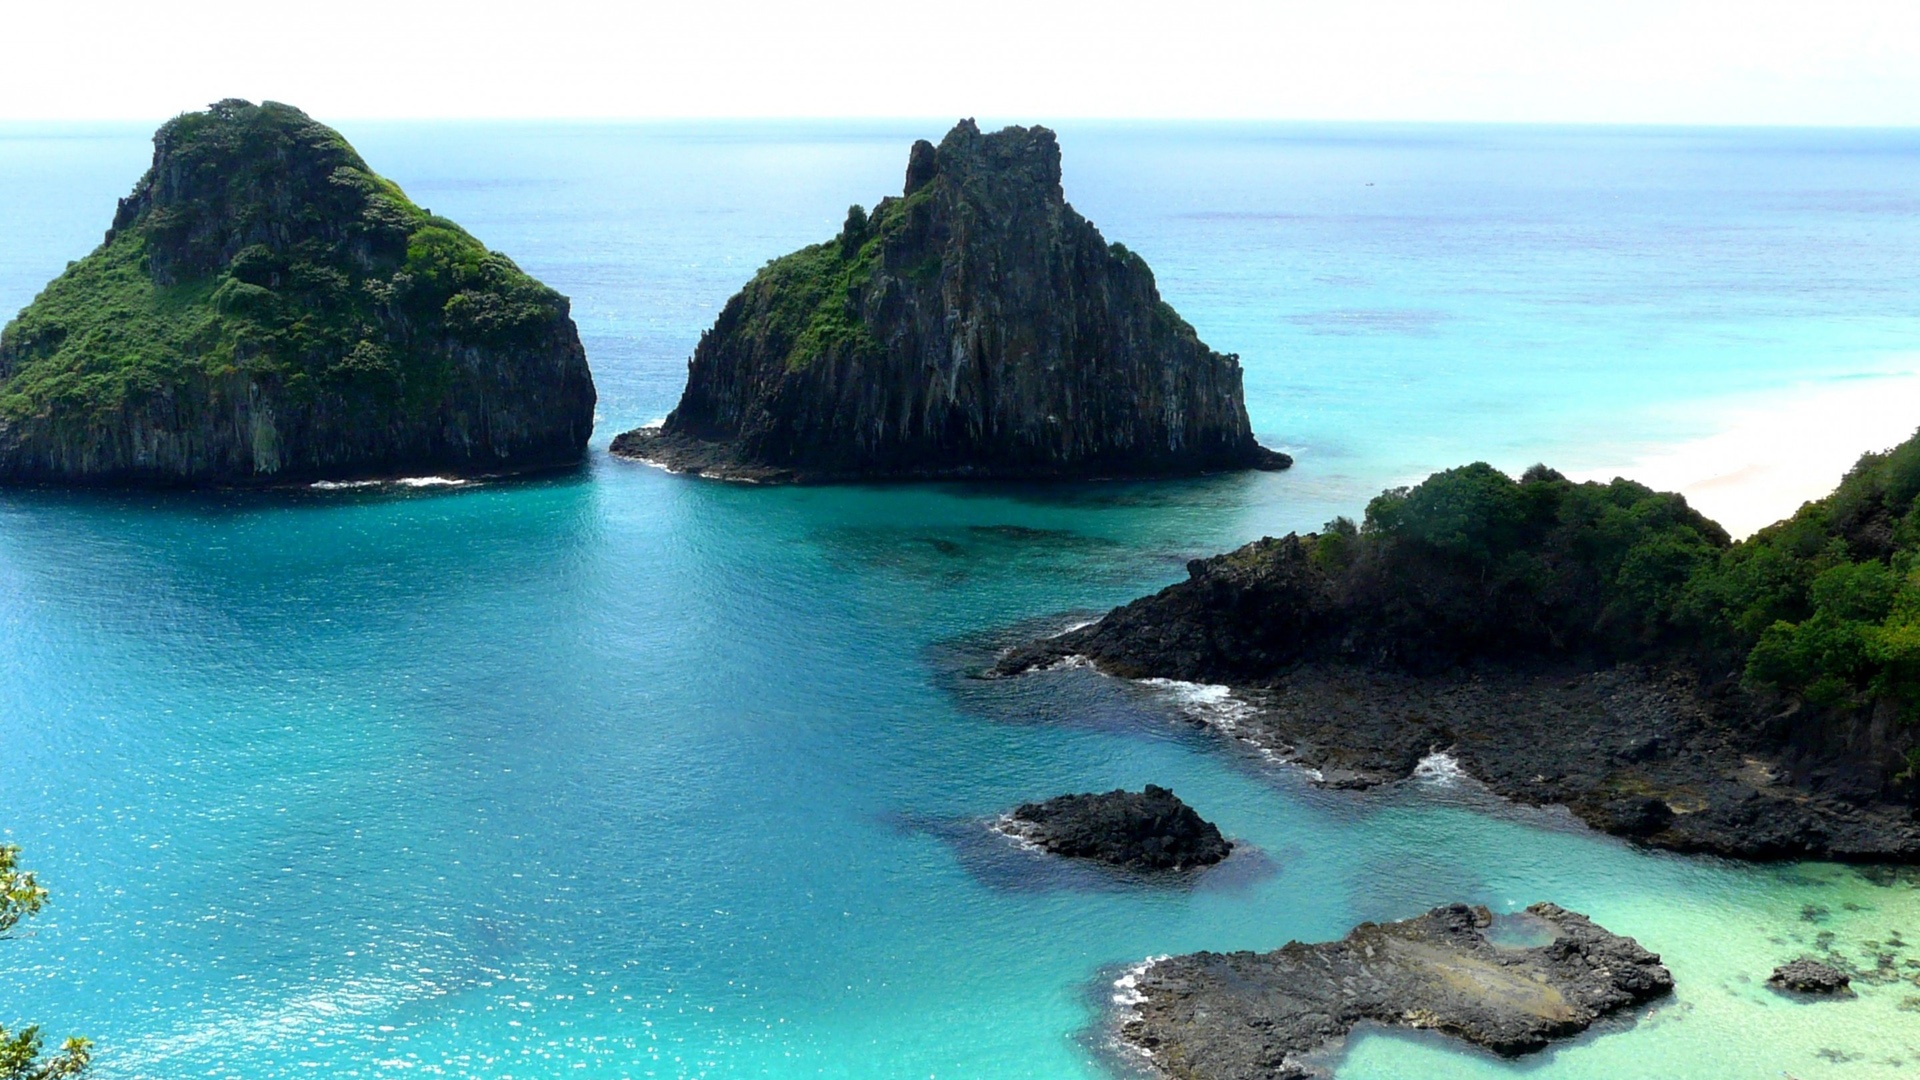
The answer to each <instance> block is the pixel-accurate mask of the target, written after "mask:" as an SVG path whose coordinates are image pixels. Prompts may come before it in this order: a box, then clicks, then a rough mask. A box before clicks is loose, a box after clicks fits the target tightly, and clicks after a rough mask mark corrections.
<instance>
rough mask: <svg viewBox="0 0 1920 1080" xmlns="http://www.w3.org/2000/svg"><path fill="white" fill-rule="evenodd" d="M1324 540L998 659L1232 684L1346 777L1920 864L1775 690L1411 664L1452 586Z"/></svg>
mask: <svg viewBox="0 0 1920 1080" xmlns="http://www.w3.org/2000/svg"><path fill="white" fill-rule="evenodd" d="M1313 544H1314V538H1313V537H1299V536H1288V537H1285V538H1282V539H1277V540H1275V539H1267V540H1261V541H1258V542H1256V543H1254V544H1249V545H1247V546H1246V547H1244V548H1242V549H1240V550H1238V551H1235V552H1231V553H1229V554H1226V555H1220V556H1216V557H1214V558H1210V559H1199V560H1195V561H1193V562H1192V563H1189V564H1188V567H1187V570H1188V578H1187V580H1186V581H1183V582H1180V583H1178V584H1175V585H1171V586H1169V587H1167V588H1166V589H1163V590H1161V591H1160V592H1159V593H1157V594H1154V595H1152V596H1148V597H1142V598H1140V599H1138V600H1135V601H1133V602H1132V603H1129V604H1127V605H1125V606H1124V607H1120V608H1116V609H1115V610H1113V611H1112V612H1110V613H1108V614H1107V616H1106V617H1105V618H1103V619H1101V620H1100V621H1098V622H1096V623H1093V624H1091V625H1088V626H1084V627H1081V628H1079V629H1077V630H1073V631H1070V632H1068V633H1065V634H1061V635H1059V636H1057V637H1052V638H1046V639H1043V640H1040V641H1035V642H1031V643H1028V644H1025V645H1022V646H1019V647H1016V648H1015V649H1013V650H1011V651H1010V652H1008V653H1007V654H1006V655H1005V656H1003V657H1002V658H1001V660H1000V661H999V663H998V664H997V665H996V668H995V671H996V673H997V674H1002V675H1007V674H1013V673H1017V672H1021V671H1026V670H1029V669H1033V668H1040V667H1045V666H1047V665H1049V664H1052V663H1054V662H1057V661H1059V660H1061V659H1064V658H1066V657H1071V656H1083V657H1086V658H1088V659H1090V660H1091V661H1093V663H1094V664H1095V665H1096V666H1097V667H1098V668H1099V669H1100V670H1102V671H1104V672H1106V673H1108V674H1111V675H1117V676H1121V677H1125V678H1149V677H1157V678H1168V679H1179V680H1185V681H1190V682H1204V683H1226V684H1230V685H1233V686H1235V687H1237V688H1240V689H1241V690H1242V692H1243V697H1245V698H1246V699H1247V700H1248V701H1249V702H1250V703H1251V704H1254V705H1256V706H1258V708H1257V710H1256V711H1255V713H1254V714H1253V715H1250V716H1245V717H1240V718H1237V719H1236V721H1235V732H1236V734H1238V735H1239V736H1241V737H1243V738H1247V739H1251V740H1253V741H1255V742H1257V743H1259V744H1261V745H1263V746H1265V747H1267V748H1269V749H1272V750H1275V751H1278V752H1281V753H1286V754H1290V755H1291V756H1292V757H1293V758H1294V759H1296V760H1298V761H1299V762H1300V763H1301V764H1303V765H1307V766H1309V767H1313V768H1317V769H1319V770H1321V771H1322V773H1323V774H1324V775H1325V777H1326V780H1327V782H1328V783H1329V784H1330V785H1332V786H1339V787H1365V786H1369V785H1372V784H1378V783H1384V782H1389V781H1394V780H1400V779H1403V778H1405V777H1407V776H1409V775H1411V774H1412V772H1413V769H1414V767H1415V766H1416V765H1417V764H1418V763H1419V762H1420V761H1421V759H1422V758H1424V757H1426V756H1427V755H1428V754H1431V753H1433V752H1435V751H1442V750H1444V751H1446V752H1447V753H1449V754H1450V755H1451V756H1452V757H1453V758H1454V759H1455V760H1456V761H1458V763H1459V764H1460V766H1461V767H1462V768H1463V769H1464V770H1465V771H1466V772H1467V773H1469V774H1471V775H1472V776H1474V777H1475V778H1477V779H1479V780H1480V781H1482V782H1484V783H1485V784H1486V785H1487V786H1488V787H1490V788H1491V789H1492V790H1493V791H1495V792H1496V793H1498V794H1500V795H1503V796H1505V797H1507V798H1510V799H1513V800H1516V801H1519V802H1523V803H1528V804H1533V805H1550V804H1561V805H1565V806H1567V807H1569V808H1571V809H1572V810H1573V812H1574V813H1575V814H1576V815H1578V816H1579V817H1580V818H1581V819H1582V820H1584V821H1586V822H1587V823H1588V824H1590V825H1592V826H1593V827H1595V828H1598V829H1603V830H1605V831H1607V832H1611V833H1614V834H1616V835H1620V836H1624V837H1627V838H1629V839H1632V840H1634V841H1636V842H1639V843H1644V844H1648V845H1650V846H1655V847H1663V848H1670V849H1674V850H1678V851H1688V852H1700V853H1713V854H1721V855H1729V856H1733V857H1737V858H1748V859H1784V858H1836V859H1845V860H1851V861H1915V860H1920V822H1916V820H1915V818H1914V813H1913V810H1912V808H1910V807H1905V806H1900V805H1889V804H1883V803H1878V802H1874V801H1872V800H1870V799H1869V800H1861V799H1857V798H1852V797H1846V796H1844V795H1842V794H1838V793H1835V792H1833V791H1830V790H1824V789H1821V788H1818V787H1816V786H1813V785H1810V784H1806V783H1797V782H1796V781H1795V778H1794V776H1793V774H1792V770H1791V769H1790V768H1789V766H1788V764H1787V762H1786V761H1785V758H1786V756H1787V754H1788V752H1789V748H1787V747H1784V746H1783V745H1782V744H1781V743H1780V741H1779V740H1778V739H1777V737H1776V735H1775V726H1774V725H1773V723H1772V721H1771V719H1770V714H1769V713H1768V711H1767V710H1766V709H1765V708H1764V703H1763V702H1762V701H1760V700H1759V699H1757V698H1755V697H1754V696H1753V695H1751V694H1749V693H1747V692H1745V691H1743V690H1741V689H1740V688H1739V687H1738V686H1737V685H1735V684H1732V683H1728V682H1721V683H1718V684H1708V683H1706V682H1705V681H1704V680H1703V679H1702V677H1701V676H1700V675H1699V673H1698V672H1697V671H1696V670H1694V669H1692V668H1690V667H1689V666H1687V665H1685V664H1680V663H1658V662H1654V663H1607V662H1602V661H1595V660H1594V659H1592V658H1591V657H1586V656H1580V655H1572V656H1562V657H1558V658H1550V657H1542V656H1540V655H1538V654H1537V653H1530V652H1528V651H1527V649H1526V647H1525V646H1524V645H1523V644H1517V643H1515V642H1512V641H1507V640H1496V641H1495V642H1493V643H1492V644H1491V645H1489V646H1487V647H1486V649H1485V650H1484V652H1485V653H1490V654H1492V655H1491V656H1485V655H1483V657H1482V658H1475V657H1472V656H1468V657H1465V658H1460V657H1452V658H1450V659H1449V660H1448V663H1447V664H1446V665H1444V666H1443V665H1439V664H1425V665H1411V666H1410V665H1408V664H1406V663H1403V662H1400V659H1402V658H1404V656H1405V654H1406V652H1407V650H1408V648H1409V647H1408V645H1407V644H1406V643H1407V641H1408V640H1414V641H1417V642H1419V646H1418V647H1419V649H1420V650H1421V652H1420V655H1422V656H1431V655H1432V650H1433V649H1434V648H1435V647H1436V646H1434V645H1432V644H1429V642H1430V641H1440V642H1443V643H1445V642H1457V640H1458V638H1457V637H1449V636H1448V635H1446V634H1441V633H1434V632H1431V631H1427V630H1421V631H1420V632H1418V633H1408V632H1399V633H1397V634H1396V633H1394V632H1393V631H1394V630H1395V629H1396V627H1397V626H1404V625H1407V624H1409V623H1413V622H1414V621H1415V620H1414V617H1413V616H1412V615H1409V614H1408V612H1409V609H1416V608H1417V607H1418V605H1420V604H1422V603H1428V602H1429V601H1430V598H1431V597H1432V596H1433V595H1435V594H1436V593H1438V594H1441V595H1442V596H1445V595H1446V594H1445V591H1444V590H1443V589H1440V588H1433V587H1429V586H1428V585H1427V584H1426V583H1423V582H1414V583H1412V584H1407V585H1404V586H1403V589H1402V591H1401V592H1399V593H1392V592H1385V591H1382V590H1379V589H1376V590H1375V591H1372V592H1365V591H1344V590H1343V588H1342V587H1341V583H1340V582H1338V581H1337V580H1336V579H1335V578H1333V577H1332V576H1331V575H1329V574H1328V573H1327V572H1326V571H1325V570H1324V569H1322V567H1321V566H1320V565H1318V564H1317V563H1316V561H1315V559H1314V557H1313ZM1356 592H1357V595H1356ZM1448 602H1449V603H1452V604H1454V605H1455V607H1457V608H1458V609H1460V610H1463V611H1467V612H1474V611H1477V610H1478V609H1477V608H1476V607H1475V605H1474V604H1473V603H1469V602H1467V601H1463V600H1458V599H1452V598H1449V599H1448ZM1488 603H1489V604H1490V605H1491V604H1497V603H1498V601H1497V600H1490V601H1488ZM1390 619H1399V620H1401V622H1400V623H1399V624H1389V623H1388V620H1390ZM1494 621H1499V620H1494ZM1513 621H1514V622H1515V623H1518V624H1521V625H1525V624H1526V620H1523V619H1522V618H1521V617H1520V616H1515V617H1514V618H1513ZM1383 627H1385V629H1383ZM1541 636H1542V637H1545V636H1546V634H1545V632H1541ZM1396 650H1397V651H1398V653H1399V658H1396V655H1395V654H1396Z"/></svg>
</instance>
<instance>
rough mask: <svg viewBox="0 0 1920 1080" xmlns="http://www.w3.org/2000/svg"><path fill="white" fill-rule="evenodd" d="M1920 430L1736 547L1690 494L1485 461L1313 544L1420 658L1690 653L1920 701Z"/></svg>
mask: <svg viewBox="0 0 1920 1080" xmlns="http://www.w3.org/2000/svg"><path fill="white" fill-rule="evenodd" d="M1917 502H1920V436H1916V437H1915V438H1914V439H1912V440H1909V441H1908V442H1906V443H1903V444H1902V445H1900V446H1899V447H1896V448H1894V449H1893V450H1890V451H1888V452H1886V453H1883V454H1869V455H1867V456H1866V457H1864V458H1862V459H1861V461H1860V463H1859V464H1858V465H1857V466H1855V468H1854V469H1853V470H1852V471H1851V472H1849V473H1848V474H1847V476H1846V477H1845V479H1844V480H1843V481H1842V482H1841V484H1840V486H1839V488H1838V489H1837V490H1835V491H1834V493H1833V494H1831V495H1829V496H1828V497H1826V498H1824V499H1821V500H1819V501H1817V502H1812V503H1808V504H1807V505H1806V506H1804V507H1802V508H1801V509H1800V511H1799V512H1798V513H1796V514H1795V515H1794V516H1793V517H1791V518H1789V519H1787V520H1785V521H1782V522H1780V523H1778V524H1775V525H1773V526H1770V527H1768V528H1766V529H1764V530H1762V531H1761V532H1759V533H1758V534H1756V535H1755V536H1753V537H1752V538H1751V539H1748V540H1746V541H1743V542H1741V543H1738V544H1731V543H1729V542H1728V539H1727V536H1726V534H1725V533H1724V532H1723V531H1722V530H1721V529H1720V528H1719V527H1718V526H1717V525H1715V524H1714V523H1713V522H1711V521H1708V520H1707V519H1706V518H1704V517H1702V516H1701V515H1699V514H1698V513H1696V512H1695V511H1693V510H1692V509H1690V508H1689V507H1688V506H1687V505H1686V502H1685V500H1683V499H1682V498H1681V497H1680V496H1677V495H1672V494H1664V493H1659V492H1655V491H1652V490H1650V489H1648V488H1646V487H1644V486H1642V485H1639V484H1635V483H1633V482H1631V481H1627V480H1615V481H1613V482H1612V483H1610V484H1596V483H1583V484H1575V483H1572V482H1570V481H1568V480H1567V479H1565V478H1564V477H1562V476H1560V475H1559V474H1558V473H1555V472H1553V471H1552V470H1550V469H1546V468H1544V467H1541V466H1535V467H1534V468H1533V469H1531V470H1529V471H1528V472H1527V473H1526V474H1525V475H1524V476H1522V477H1521V478H1520V479H1518V480H1514V479H1512V478H1510V477H1508V476H1506V475H1505V474H1503V473H1501V472H1499V471H1498V470H1496V469H1494V468H1492V467H1491V466H1489V465H1485V464H1474V465H1468V466H1466V467H1464V468H1459V469H1450V470H1447V471H1446V472H1441V473H1436V474H1434V475H1433V476H1431V477H1429V478H1428V479H1427V480H1426V481H1425V482H1424V483H1421V484H1420V485H1418V486H1417V487H1412V488H1399V489H1395V490H1392V491H1388V492H1385V493H1383V494H1382V495H1380V496H1379V497H1378V498H1376V499H1374V500H1373V502H1372V503H1371V504H1369V505H1368V507H1367V512H1366V519H1365V522H1364V523H1363V524H1362V525H1361V526H1359V527H1355V526H1354V524H1353V523H1352V522H1350V521H1346V520H1345V519H1341V520H1337V521H1335V522H1333V523H1331V524H1329V525H1328V526H1327V528H1326V529H1325V530H1324V531H1323V532H1322V533H1320V534H1319V535H1318V536H1317V537H1315V538H1314V539H1313V545H1314V546H1313V556H1312V557H1313V561H1314V562H1315V564H1317V565H1318V566H1319V567H1320V568H1321V569H1322V570H1324V571H1327V572H1328V573H1329V574H1330V575H1332V577H1333V578H1334V579H1335V580H1336V581H1337V582H1339V588H1340V589H1341V590H1342V592H1343V599H1344V600H1345V601H1346V602H1348V603H1350V604H1351V605H1352V606H1353V608H1354V610H1357V611H1367V612H1369V613H1370V614H1368V615H1366V616H1365V619H1366V620H1367V621H1368V622H1369V624H1370V625H1369V628H1368V634H1369V635H1370V637H1371V638H1372V639H1373V640H1374V641H1376V642H1381V643H1384V644H1383V645H1382V646H1381V647H1382V649H1383V650H1384V651H1387V652H1391V653H1393V654H1395V655H1397V656H1399V657H1400V658H1402V659H1403V660H1407V661H1408V662H1411V663H1414V664H1416V665H1421V664H1426V663H1433V662H1446V661H1450V660H1457V659H1460V658H1463V657H1467V656H1472V655H1493V654H1495V653H1512V652H1516V651H1518V652H1522V653H1527V652H1533V653H1543V652H1544V653H1584V654H1591V655H1596V656H1600V657H1605V658H1610V659H1616V660H1618V659H1629V658H1635V657H1642V656H1646V655H1649V654H1651V653H1654V652H1655V651H1658V652H1660V653H1662V654H1665V655H1672V654H1675V653H1676V652H1678V653H1684V654H1686V655H1688V656H1690V657H1692V658H1693V659H1695V660H1697V661H1700V662H1703V663H1710V664H1725V665H1728V666H1733V667H1737V668H1739V669H1741V670H1742V672H1743V674H1744V678H1745V680H1746V682H1747V684H1748V685H1749V686H1752V687H1754V688H1764V689H1771V690H1776V691H1780V692H1784V693H1787V694H1791V695H1795V696H1798V697H1800V698H1803V699H1805V700H1807V701H1810V702H1812V703H1814V704H1818V705H1825V706H1834V707H1840V708H1862V707H1869V706H1872V705H1874V704H1876V703H1882V702H1884V703H1888V704H1890V705H1892V706H1895V707H1897V708H1898V709H1899V710H1901V711H1902V712H1903V713H1904V714H1906V715H1907V716H1909V717H1912V716H1913V715H1914V714H1915V713H1916V712H1920V507H1917V506H1916V503H1917Z"/></svg>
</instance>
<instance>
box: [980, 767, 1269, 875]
mask: <svg viewBox="0 0 1920 1080" xmlns="http://www.w3.org/2000/svg"><path fill="white" fill-rule="evenodd" d="M1010 816H1011V818H1012V821H1013V824H1012V826H1011V828H1012V829H1013V830H1015V831H1017V832H1018V833H1019V835H1020V836H1021V838H1023V839H1025V840H1027V841H1029V842H1031V843H1033V844H1036V845H1038V846H1039V847H1041V848H1044V849H1045V850H1047V851H1050V852H1052V853H1054V854H1055V855H1067V856H1071V857H1073V858H1080V859H1095V860H1098V861H1100V862H1104V863H1109V864H1111V865H1113V866H1118V867H1123V868H1125V869H1129V870H1184V869H1188V868H1190V867H1197V866H1212V865H1213V864H1214V863H1217V862H1219V861H1220V860H1222V859H1224V858H1226V857H1227V855H1228V854H1229V853H1230V852H1232V851H1233V845H1232V844H1231V843H1229V842H1228V841H1227V839H1226V838H1225V837H1223V836H1221V835H1220V830H1219V829H1218V828H1216V827H1215V826H1214V824H1213V823H1212V822H1210V821H1207V820H1206V819H1205V818H1202V817H1201V816H1200V815H1199V814H1197V813H1194V810H1193V808H1192V807H1190V806H1188V805H1187V804H1186V803H1183V802H1181V801H1180V799H1179V798H1178V797H1177V796H1175V795H1174V793H1173V792H1171V791H1168V790H1167V789H1166V788H1163V787H1155V786H1154V785H1152V784H1148V785H1147V789H1146V790H1145V791H1143V792H1132V791H1109V792H1107V793H1106V794H1104V795H1061V796H1059V797H1057V798H1052V799H1048V800H1046V801H1045V802H1037V803H1027V804H1026V805H1024V806H1022V807H1020V808H1019V809H1017V810H1015V811H1014V812H1013V813H1012V815H1010Z"/></svg>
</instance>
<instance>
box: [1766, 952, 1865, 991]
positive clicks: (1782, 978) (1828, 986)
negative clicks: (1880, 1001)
mask: <svg viewBox="0 0 1920 1080" xmlns="http://www.w3.org/2000/svg"><path fill="white" fill-rule="evenodd" d="M1852 982H1853V980H1852V979H1851V978H1849V977H1848V976H1847V974H1846V972H1843V971H1841V970H1840V969H1838V968H1835V967H1832V966H1830V965H1828V964H1823V963H1821V962H1820V961H1818V960H1815V959H1813V958H1812V957H1810V956H1802V957H1800V958H1799V959H1797V960H1791V961H1788V962H1787V963H1784V964H1781V965H1780V966H1779V967H1777V968H1774V969H1773V974H1772V975H1769V976H1767V984H1768V985H1770V986H1776V987H1779V988H1780V989H1782V990H1792V991H1793V992H1795V993H1799V994H1839V993H1843V992H1846V991H1847V989H1848V987H1849V986H1850V985H1851V984H1852Z"/></svg>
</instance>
